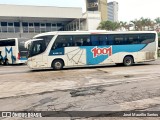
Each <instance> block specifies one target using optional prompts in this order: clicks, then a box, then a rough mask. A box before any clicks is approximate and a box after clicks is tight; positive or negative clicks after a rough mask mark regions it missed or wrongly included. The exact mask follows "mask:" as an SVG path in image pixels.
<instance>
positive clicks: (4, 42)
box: [0, 39, 15, 47]
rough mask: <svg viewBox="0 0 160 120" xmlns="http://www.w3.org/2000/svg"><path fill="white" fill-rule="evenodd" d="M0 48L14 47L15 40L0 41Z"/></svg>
mask: <svg viewBox="0 0 160 120" xmlns="http://www.w3.org/2000/svg"><path fill="white" fill-rule="evenodd" d="M0 46H1V47H2V46H15V40H14V39H11V40H0Z"/></svg>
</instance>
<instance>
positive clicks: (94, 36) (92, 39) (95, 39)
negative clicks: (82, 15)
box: [91, 35, 99, 46]
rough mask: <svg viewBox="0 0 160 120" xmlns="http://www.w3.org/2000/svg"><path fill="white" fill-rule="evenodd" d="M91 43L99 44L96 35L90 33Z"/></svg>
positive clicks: (93, 44)
mask: <svg viewBox="0 0 160 120" xmlns="http://www.w3.org/2000/svg"><path fill="white" fill-rule="evenodd" d="M91 44H92V46H97V45H99V40H98V35H91Z"/></svg>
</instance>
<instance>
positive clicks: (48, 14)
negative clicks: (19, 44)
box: [0, 5, 82, 38]
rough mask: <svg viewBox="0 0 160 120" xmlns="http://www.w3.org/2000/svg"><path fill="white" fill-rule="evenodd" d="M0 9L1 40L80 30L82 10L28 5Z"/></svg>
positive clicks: (5, 6) (8, 6)
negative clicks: (50, 32)
mask: <svg viewBox="0 0 160 120" xmlns="http://www.w3.org/2000/svg"><path fill="white" fill-rule="evenodd" d="M0 8H1V10H0V38H13V37H16V38H17V37H18V38H19V37H23V38H31V37H33V36H34V35H36V34H38V33H43V32H49V31H61V30H64V31H65V30H80V22H81V20H82V9H81V8H66V7H48V6H26V5H25V6H24V5H0ZM68 24H70V25H68Z"/></svg>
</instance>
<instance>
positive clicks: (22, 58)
mask: <svg viewBox="0 0 160 120" xmlns="http://www.w3.org/2000/svg"><path fill="white" fill-rule="evenodd" d="M19 60H27V58H20V59H19Z"/></svg>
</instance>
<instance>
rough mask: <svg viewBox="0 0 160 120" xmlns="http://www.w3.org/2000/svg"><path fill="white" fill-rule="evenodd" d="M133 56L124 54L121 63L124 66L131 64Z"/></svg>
mask: <svg viewBox="0 0 160 120" xmlns="http://www.w3.org/2000/svg"><path fill="white" fill-rule="evenodd" d="M133 62H134V60H133V57H132V56H126V57H125V58H124V59H123V64H124V66H132V65H133Z"/></svg>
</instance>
